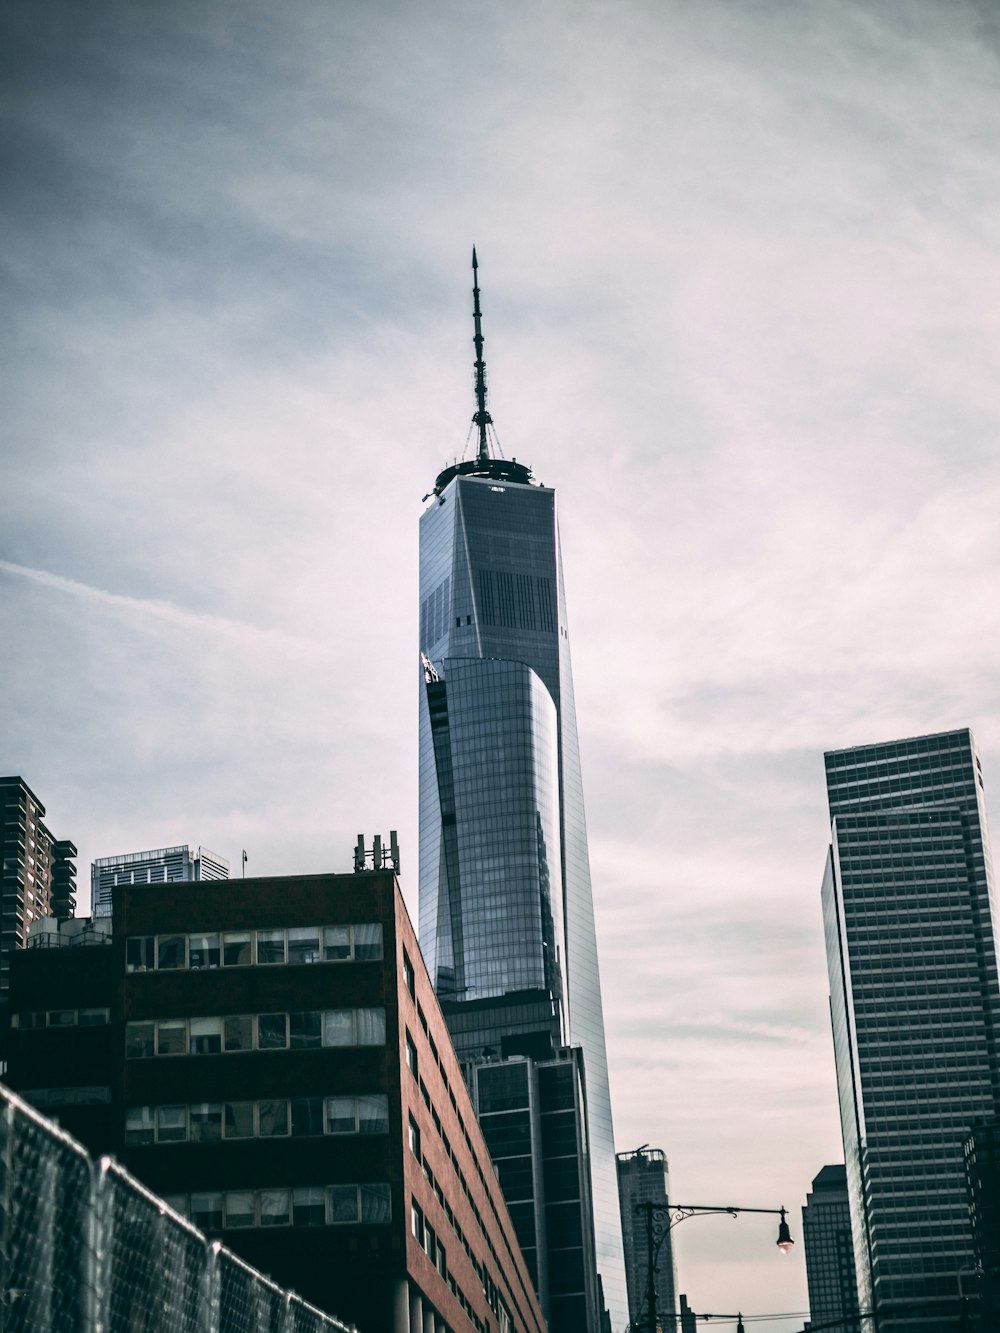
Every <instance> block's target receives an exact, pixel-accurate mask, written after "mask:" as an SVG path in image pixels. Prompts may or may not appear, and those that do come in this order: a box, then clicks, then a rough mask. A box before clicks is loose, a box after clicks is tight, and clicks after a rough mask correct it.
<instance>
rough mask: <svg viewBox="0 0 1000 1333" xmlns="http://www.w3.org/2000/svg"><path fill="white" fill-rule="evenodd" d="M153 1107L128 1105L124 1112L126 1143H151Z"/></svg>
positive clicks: (152, 1136)
mask: <svg viewBox="0 0 1000 1333" xmlns="http://www.w3.org/2000/svg"><path fill="white" fill-rule="evenodd" d="M154 1137H155V1135H154V1133H153V1108H152V1107H151V1106H130V1107H129V1108H128V1110H127V1111H126V1112H125V1142H126V1143H127V1144H136V1143H152V1142H153V1139H154Z"/></svg>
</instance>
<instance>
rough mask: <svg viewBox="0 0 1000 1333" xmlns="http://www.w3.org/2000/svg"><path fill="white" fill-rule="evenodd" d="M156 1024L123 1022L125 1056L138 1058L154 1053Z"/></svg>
mask: <svg viewBox="0 0 1000 1333" xmlns="http://www.w3.org/2000/svg"><path fill="white" fill-rule="evenodd" d="M155 1032H156V1026H155V1024H153V1023H126V1024H125V1058H126V1060H138V1059H141V1058H143V1057H145V1056H150V1055H154V1054H155V1053H156V1047H155Z"/></svg>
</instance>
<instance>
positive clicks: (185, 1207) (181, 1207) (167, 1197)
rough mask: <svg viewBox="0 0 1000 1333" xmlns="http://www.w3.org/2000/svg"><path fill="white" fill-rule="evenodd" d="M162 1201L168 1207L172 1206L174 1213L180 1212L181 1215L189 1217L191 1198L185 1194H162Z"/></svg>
mask: <svg viewBox="0 0 1000 1333" xmlns="http://www.w3.org/2000/svg"><path fill="white" fill-rule="evenodd" d="M163 1202H164V1203H165V1204H166V1205H167V1207H168V1208H172V1209H173V1210H174V1212H175V1213H180V1215H181V1216H182V1217H190V1215H191V1200H190V1199H189V1198H188V1196H187V1195H186V1194H164V1196H163Z"/></svg>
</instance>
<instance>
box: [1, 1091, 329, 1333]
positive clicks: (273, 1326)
mask: <svg viewBox="0 0 1000 1333" xmlns="http://www.w3.org/2000/svg"><path fill="white" fill-rule="evenodd" d="M321 1331H326V1333H354V1330H352V1329H349V1328H348V1325H346V1324H343V1323H341V1322H340V1320H339V1319H334V1318H332V1317H331V1316H330V1315H326V1314H323V1312H322V1311H321V1310H317V1309H316V1308H315V1307H314V1306H311V1305H309V1304H307V1303H306V1302H305V1301H303V1300H302V1299H301V1298H300V1297H298V1296H296V1295H294V1294H293V1293H291V1292H287V1291H283V1290H282V1289H281V1288H280V1287H278V1286H276V1285H275V1284H274V1283H273V1282H272V1281H271V1280H270V1279H269V1278H267V1277H265V1276H264V1275H263V1274H262V1273H258V1272H257V1271H256V1269H254V1268H251V1267H250V1265H249V1264H246V1263H244V1262H243V1260H242V1259H240V1258H238V1257H237V1256H236V1255H235V1254H233V1253H232V1252H231V1251H230V1250H227V1249H225V1248H224V1246H222V1245H221V1244H220V1243H219V1242H218V1241H209V1240H207V1239H206V1237H205V1236H204V1235H203V1234H202V1233H201V1232H200V1231H199V1230H198V1229H197V1228H196V1227H193V1226H192V1225H191V1223H190V1222H189V1221H187V1219H186V1218H183V1217H181V1216H180V1215H179V1214H177V1213H175V1212H174V1211H173V1210H172V1209H171V1208H169V1207H168V1206H167V1204H166V1203H164V1201H163V1200H162V1199H160V1198H157V1196H156V1195H155V1194H153V1193H151V1192H150V1191H149V1190H148V1189H146V1187H145V1186H144V1185H141V1184H140V1183H139V1181H138V1180H136V1179H135V1177H134V1176H130V1175H129V1173H128V1172H127V1171H126V1170H125V1169H124V1167H121V1166H119V1165H118V1163H117V1162H114V1161H112V1159H111V1158H110V1157H102V1158H101V1159H100V1161H97V1162H95V1161H92V1160H91V1159H90V1157H89V1156H88V1155H87V1152H86V1150H85V1149H84V1148H83V1147H81V1145H80V1144H79V1143H77V1142H76V1140H75V1139H73V1138H71V1137H70V1135H68V1134H66V1133H65V1132H64V1131H63V1130H61V1129H60V1128H59V1126H58V1125H54V1124H53V1123H52V1122H51V1121H49V1120H46V1119H45V1118H44V1117H43V1116H41V1115H39V1113H38V1112H37V1111H36V1110H34V1109H33V1108H32V1107H31V1106H29V1105H28V1104H27V1103H26V1102H23V1101H22V1100H21V1099H20V1098H19V1097H17V1096H15V1095H14V1093H12V1092H11V1091H10V1090H9V1089H8V1088H4V1087H2V1086H0V1333H321Z"/></svg>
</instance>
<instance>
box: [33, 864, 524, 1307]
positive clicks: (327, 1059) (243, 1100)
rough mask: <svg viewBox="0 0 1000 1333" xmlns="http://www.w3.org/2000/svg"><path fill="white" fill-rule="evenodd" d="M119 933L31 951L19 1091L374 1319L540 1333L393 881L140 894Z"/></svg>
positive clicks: (318, 1292)
mask: <svg viewBox="0 0 1000 1333" xmlns="http://www.w3.org/2000/svg"><path fill="white" fill-rule="evenodd" d="M109 924H110V923H108V921H107V919H106V918H104V919H98V920H97V921H95V922H94V923H93V926H92V929H93V931H94V933H95V934H96V935H99V936H100V937H101V938H102V939H105V940H108V939H110V944H108V943H105V944H103V945H102V946H101V947H99V948H90V949H87V948H83V947H80V944H79V941H78V940H76V938H75V936H72V935H71V934H69V933H67V932H65V931H63V930H62V929H59V930H55V929H53V926H54V923H53V925H50V924H49V923H44V925H45V927H46V928H47V932H48V934H49V935H51V936H54V937H55V936H58V937H59V938H60V939H61V941H62V942H61V943H60V944H58V945H57V944H56V943H54V942H53V940H50V942H49V946H48V947H44V948H43V947H39V948H29V949H27V950H24V951H23V957H21V958H19V959H18V960H17V962H18V966H17V969H16V973H15V976H14V993H13V1005H14V1009H15V1012H14V1023H15V1026H14V1028H13V1030H12V1032H11V1060H10V1082H11V1085H12V1086H13V1087H14V1088H15V1090H17V1091H20V1092H21V1093H22V1095H24V1096H26V1097H27V1098H28V1099H29V1100H32V1101H33V1102H35V1103H36V1104H38V1105H42V1106H44V1107H45V1109H46V1112H47V1113H48V1114H50V1115H53V1114H54V1115H56V1116H58V1117H60V1118H64V1119H65V1123H66V1124H67V1127H68V1128H69V1127H71V1120H72V1130H73V1132H74V1133H75V1134H77V1135H78V1137H80V1138H81V1139H82V1140H83V1141H84V1142H85V1143H86V1144H87V1146H88V1147H89V1148H90V1149H91V1151H94V1152H105V1151H109V1150H110V1151H112V1152H113V1153H114V1154H115V1155H116V1156H117V1157H119V1158H120V1159H121V1160H122V1161H123V1162H124V1164H125V1165H126V1166H127V1167H128V1168H129V1169H130V1170H131V1171H133V1172H134V1173H135V1174H136V1175H137V1176H139V1178H140V1179H142V1180H143V1181H145V1182H146V1183H147V1184H148V1185H149V1186H150V1188H151V1189H153V1190H154V1191H156V1192H157V1193H159V1194H161V1195H163V1196H165V1197H166V1198H167V1200H168V1201H169V1202H170V1203H171V1204H172V1205H173V1206H174V1207H176V1208H178V1209H179V1210H180V1211H182V1212H184V1213H186V1214H188V1215H189V1216H190V1217H191V1218H192V1220H193V1221H194V1222H195V1223H196V1224H197V1225H198V1226H199V1227H200V1228H202V1229H203V1230H205V1231H207V1232H208V1233H209V1234H211V1235H218V1236H220V1237H222V1238H223V1239H224V1241H225V1243H226V1244H227V1245H228V1246H230V1248H232V1249H234V1250H235V1251H236V1252H237V1253H239V1254H241V1255H243V1256H245V1257H246V1259H247V1260H248V1261H249V1262H250V1263H251V1264H253V1265H254V1266H255V1267H257V1268H260V1269H261V1270H263V1271H264V1272H267V1273H270V1274H271V1275H272V1276H273V1277H274V1278H275V1280H276V1281H278V1282H279V1283H281V1284H282V1285H283V1286H287V1287H291V1288H293V1289H294V1290H295V1291H297V1292H298V1293H299V1294H300V1295H302V1296H303V1297H305V1298H306V1299H307V1300H309V1301H311V1302H313V1303H314V1304H316V1305H318V1306H319V1307H320V1308H327V1309H333V1310H335V1311H336V1313H337V1314H338V1315H339V1316H340V1317H341V1318H343V1319H347V1320H349V1321H352V1322H354V1323H356V1324H357V1325H358V1327H359V1328H361V1329H363V1330H366V1331H371V1333H377V1331H378V1330H387V1331H388V1330H391V1331H392V1333H466V1330H470V1329H472V1330H475V1331H476V1333H487V1330H489V1333H495V1331H496V1330H500V1333H545V1323H544V1320H543V1317H542V1314H541V1310H540V1308H539V1305H538V1302H537V1299H536V1296H535V1293H534V1289H533V1284H532V1280H531V1277H530V1274H529V1273H528V1269H527V1266H526V1264H525V1262H524V1259H523V1257H522V1255H521V1253H520V1250H519V1248H518V1244H517V1239H516V1235H515V1231H514V1226H513V1223H512V1221H511V1218H510V1215H509V1213H508V1211H507V1208H506V1206H505V1204H504V1200H503V1194H502V1191H501V1189H500V1186H499V1183H498V1181H497V1178H496V1175H495V1173H494V1171H493V1168H492V1166H491V1164H490V1156H489V1153H488V1151H487V1148H486V1144H485V1141H484V1139H483V1135H482V1133H481V1132H480V1129H479V1126H478V1123H477V1120H476V1116H475V1113H474V1110H473V1106H472V1102H471V1100H470V1098H469V1094H468V1092H467V1090H466V1086H465V1083H464V1080H463V1077H462V1070H461V1067H460V1065H459V1061H458V1059H457V1057H456V1055H455V1052H454V1049H453V1047H452V1044H451V1041H450V1038H449V1035H448V1029H447V1026H446V1024H445V1021H444V1017H443V1015H442V1014H441V1011H440V1008H439V1006H438V1004H437V1000H436V998H435V995H434V991H433V987H432V986H431V983H430V979H429V977H428V975H427V972H426V969H425V968H424V965H423V961H422V959H421V956H420V952H419V949H418V947H417V940H416V936H415V934H414V931H413V929H412V927H411V925H410V921H409V918H408V916H407V913H406V909H405V906H404V904H403V900H402V897H401V895H400V892H399V888H398V885H397V883H396V880H395V877H394V875H393V874H392V873H391V871H387V870H381V869H379V870H374V871H361V872H358V873H354V874H345V875H309V876H281V877H275V878H269V879H260V878H257V879H245V880H239V881H238V882H237V881H226V880H221V881H215V882H205V883H204V884H202V885H201V886H200V888H199V891H198V892H197V893H192V892H191V891H190V887H189V885H187V884H185V883H164V884H145V885H143V884H133V885H131V886H129V888H128V890H127V891H125V892H117V893H115V895H114V914H113V931H112V932H111V933H110V935H109V934H108V931H107V927H108V925H109ZM50 997H57V999H58V1003H59V1005H60V1006H61V1010H60V1011H59V1013H60V1014H61V1015H62V1016H57V1017H56V1018H55V1019H53V1013H54V1012H56V1011H54V1010H52V1009H51V1007H50V1006H51V1003H53V1001H52V1000H51V999H50ZM98 1011H99V1013H100V1018H99V1020H98V1019H97V1018H96V1017H95V1014H97V1013H98ZM39 1016H41V1017H39ZM84 1042H85V1043H87V1050H86V1052H85V1053H84V1052H83V1051H82V1049H81V1044H82V1043H84ZM84 1079H85V1080H86V1083H83V1082H82V1080H84ZM82 1087H89V1088H90V1089H91V1095H96V1093H94V1090H95V1089H98V1090H99V1089H103V1095H102V1097H101V1100H99V1101H94V1102H91V1103H89V1104H88V1105H83V1104H81V1097H82V1096H83V1095H84V1094H81V1093H80V1091H79V1089H80V1088H82ZM87 1111H89V1112H90V1113H91V1114H90V1118H89V1121H88V1118H87V1116H86V1115H85V1114H83V1113H84V1112H87Z"/></svg>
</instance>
